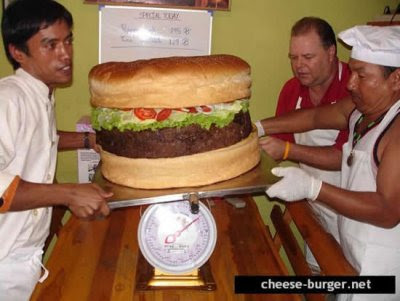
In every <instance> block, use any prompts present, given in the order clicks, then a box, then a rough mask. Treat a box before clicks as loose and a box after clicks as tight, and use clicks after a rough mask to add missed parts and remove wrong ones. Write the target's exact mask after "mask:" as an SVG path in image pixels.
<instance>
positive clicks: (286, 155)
mask: <svg viewBox="0 0 400 301" xmlns="http://www.w3.org/2000/svg"><path fill="white" fill-rule="evenodd" d="M289 151H290V142H289V141H286V143H285V151H284V152H283V157H282V160H286V159H287V158H288V157H289Z"/></svg>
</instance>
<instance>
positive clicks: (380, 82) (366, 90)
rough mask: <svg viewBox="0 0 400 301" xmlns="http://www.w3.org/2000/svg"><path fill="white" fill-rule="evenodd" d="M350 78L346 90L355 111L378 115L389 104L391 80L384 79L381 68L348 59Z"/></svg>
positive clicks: (392, 95)
mask: <svg viewBox="0 0 400 301" xmlns="http://www.w3.org/2000/svg"><path fill="white" fill-rule="evenodd" d="M349 66H350V70H351V76H350V79H349V81H348V83H347V88H348V89H349V91H350V93H351V97H352V100H353V102H354V104H355V105H356V107H357V109H358V110H359V111H360V112H362V113H364V114H367V115H368V114H375V113H379V112H381V111H382V110H384V109H385V108H386V107H387V104H388V103H389V104H390V103H391V100H392V98H393V97H395V96H394V93H395V90H394V89H393V88H394V87H393V84H394V82H393V80H392V79H391V77H390V76H389V77H388V78H385V77H384V71H383V67H381V66H378V65H375V64H370V63H366V62H363V61H359V60H355V59H350V61H349Z"/></svg>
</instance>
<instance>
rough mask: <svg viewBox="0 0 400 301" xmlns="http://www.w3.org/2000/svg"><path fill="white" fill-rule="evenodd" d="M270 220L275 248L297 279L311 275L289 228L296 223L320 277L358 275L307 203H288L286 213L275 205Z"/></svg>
mask: <svg viewBox="0 0 400 301" xmlns="http://www.w3.org/2000/svg"><path fill="white" fill-rule="evenodd" d="M271 220H272V223H273V225H274V226H275V229H276V233H275V235H274V237H273V241H274V244H275V246H276V248H277V249H278V250H279V249H280V248H281V247H283V248H284V250H285V252H286V254H287V257H288V259H289V262H290V264H291V266H292V268H293V271H294V273H295V274H296V275H304V276H311V275H312V272H311V270H310V268H309V266H308V264H307V262H306V259H305V257H304V253H303V250H302V248H301V247H300V245H299V243H298V241H297V239H296V237H295V235H294V234H293V231H292V229H291V227H290V224H291V222H294V224H295V225H296V227H297V229H298V230H299V232H300V234H301V236H302V238H303V239H304V242H305V243H307V245H308V246H309V247H310V249H311V251H312V253H313V255H314V257H315V259H316V260H317V262H318V264H319V266H320V268H321V275H327V276H337V275H343V276H356V275H357V272H356V270H355V269H354V268H353V267H352V266H351V265H350V263H349V262H348V261H347V260H346V258H345V257H344V254H343V252H342V249H341V247H340V245H339V244H338V242H337V241H336V240H335V239H334V238H333V236H332V235H330V234H329V233H327V232H326V231H325V230H324V229H323V228H322V226H321V224H320V223H319V221H318V220H317V219H316V218H315V216H314V214H313V211H312V209H311V208H310V206H309V204H308V202H307V201H300V202H294V203H287V205H286V208H285V210H284V212H283V211H282V209H281V207H280V206H278V205H274V206H273V208H272V211H271ZM305 297H306V299H307V300H310V301H320V300H321V301H322V300H325V296H324V295H323V294H306V296H305Z"/></svg>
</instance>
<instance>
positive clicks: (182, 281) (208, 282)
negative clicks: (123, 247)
mask: <svg viewBox="0 0 400 301" xmlns="http://www.w3.org/2000/svg"><path fill="white" fill-rule="evenodd" d="M216 288H217V285H216V283H215V280H214V278H213V276H212V274H211V267H210V264H209V262H208V261H207V262H206V263H205V264H204V265H203V266H202V267H201V268H200V269H197V270H194V271H191V272H189V273H186V274H178V275H175V274H167V273H163V272H161V271H159V270H157V269H154V268H153V267H152V266H151V265H150V264H149V263H148V262H147V261H146V259H145V258H144V257H143V255H142V252H139V258H138V264H137V269H136V290H139V291H146V290H157V289H195V290H205V291H213V290H215V289H216Z"/></svg>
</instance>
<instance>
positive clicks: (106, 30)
mask: <svg viewBox="0 0 400 301" xmlns="http://www.w3.org/2000/svg"><path fill="white" fill-rule="evenodd" d="M99 22H100V24H99V26H100V30H99V32H100V38H99V43H100V45H99V52H100V53H99V61H100V63H104V62H109V61H133V60H137V59H149V58H154V57H167V56H195V55H208V54H210V49H211V30H212V14H211V12H208V11H200V10H184V9H180V10H177V9H164V8H142V7H126V6H124V7H122V6H102V7H100V17H99Z"/></svg>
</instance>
